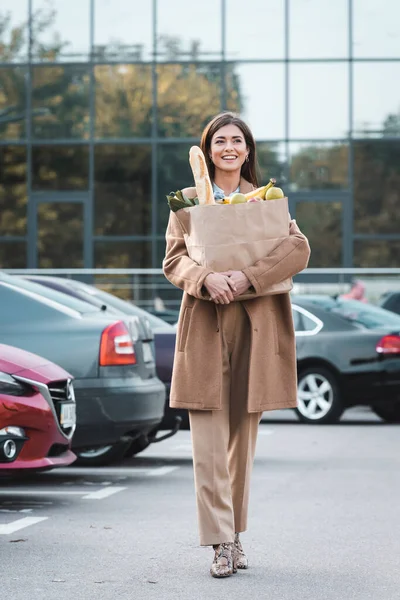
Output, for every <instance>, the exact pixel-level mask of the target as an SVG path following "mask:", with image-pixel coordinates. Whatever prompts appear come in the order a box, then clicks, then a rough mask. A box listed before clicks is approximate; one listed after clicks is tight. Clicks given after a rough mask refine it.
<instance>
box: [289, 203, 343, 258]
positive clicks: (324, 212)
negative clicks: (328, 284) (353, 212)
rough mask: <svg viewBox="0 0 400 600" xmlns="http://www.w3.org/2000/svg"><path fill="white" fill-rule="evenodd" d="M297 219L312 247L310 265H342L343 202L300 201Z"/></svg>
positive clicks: (297, 207)
mask: <svg viewBox="0 0 400 600" xmlns="http://www.w3.org/2000/svg"><path fill="white" fill-rule="evenodd" d="M296 221H297V223H298V225H299V227H300V229H301V231H302V232H303V233H304V235H305V236H306V237H307V238H308V240H309V242H310V246H311V248H312V252H311V257H310V263H309V267H310V268H311V267H312V268H319V267H340V266H341V265H342V204H341V202H298V203H297V204H296Z"/></svg>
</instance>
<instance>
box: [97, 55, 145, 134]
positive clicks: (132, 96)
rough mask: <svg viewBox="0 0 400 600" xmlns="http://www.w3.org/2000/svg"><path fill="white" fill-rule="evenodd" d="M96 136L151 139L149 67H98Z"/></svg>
mask: <svg viewBox="0 0 400 600" xmlns="http://www.w3.org/2000/svg"><path fill="white" fill-rule="evenodd" d="M95 77H96V137H98V138H102V137H114V138H124V137H133V136H138V137H148V136H150V135H151V124H152V76H151V66H150V65H102V66H98V67H95Z"/></svg>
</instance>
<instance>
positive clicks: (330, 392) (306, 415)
mask: <svg viewBox="0 0 400 600" xmlns="http://www.w3.org/2000/svg"><path fill="white" fill-rule="evenodd" d="M297 401H298V402H297V404H298V406H297V408H296V413H297V416H298V418H299V420H300V421H302V422H303V423H310V424H313V425H317V424H333V423H337V422H338V421H340V417H341V416H342V413H343V411H344V405H343V402H342V398H341V392H340V386H339V382H338V380H337V377H336V375H334V374H333V373H332V371H330V370H329V369H327V368H326V367H323V366H320V365H316V366H315V367H307V368H305V369H302V370H299V374H298V383H297Z"/></svg>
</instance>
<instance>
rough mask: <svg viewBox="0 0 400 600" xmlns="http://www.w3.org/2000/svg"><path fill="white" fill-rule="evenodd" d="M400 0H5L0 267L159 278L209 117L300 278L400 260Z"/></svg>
mask: <svg viewBox="0 0 400 600" xmlns="http://www.w3.org/2000/svg"><path fill="white" fill-rule="evenodd" d="M399 23H400V3H399V2H398V0H334V1H333V0H246V1H245V2H243V0H202V1H201V2H197V3H194V2H190V1H188V0H1V4H0V267H2V268H24V267H30V268H42V267H43V268H77V267H78V268H79V267H88V268H97V267H119V268H128V267H141V268H142V267H143V268H145V267H160V266H161V260H162V257H163V255H164V249H165V238H164V236H165V228H166V224H167V219H168V207H167V203H166V194H167V193H168V192H170V191H171V190H176V189H179V188H182V187H184V186H187V185H190V184H191V182H192V177H191V172H190V168H189V163H188V150H189V148H190V146H191V145H193V144H196V143H198V142H199V136H200V133H201V130H202V128H203V126H204V125H205V124H206V123H207V121H208V120H209V119H210V118H211V117H212V116H213V115H215V114H216V113H218V112H220V111H222V110H233V111H236V112H239V113H240V114H241V115H242V116H243V118H244V119H245V120H246V121H247V122H248V124H249V125H250V127H251V128H252V130H253V132H254V135H255V137H256V140H257V146H258V154H259V163H260V180H261V182H266V181H267V180H268V178H269V177H275V178H276V179H277V180H278V182H279V185H280V186H281V187H283V188H284V190H285V192H286V193H287V195H288V196H289V199H290V209H291V214H292V216H295V217H296V219H297V221H298V223H299V225H300V227H301V228H302V229H303V231H304V232H305V234H306V235H307V236H308V237H309V239H310V242H311V247H312V257H311V262H310V266H312V267H341V266H345V267H352V266H354V267H391V266H398V256H400V210H399V195H400V26H399Z"/></svg>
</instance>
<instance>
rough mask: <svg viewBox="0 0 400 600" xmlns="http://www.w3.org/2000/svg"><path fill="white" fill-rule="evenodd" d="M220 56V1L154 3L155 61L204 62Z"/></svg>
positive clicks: (218, 58)
mask: <svg viewBox="0 0 400 600" xmlns="http://www.w3.org/2000/svg"><path fill="white" fill-rule="evenodd" d="M185 25H186V26H185ZM221 56H222V37H221V2H220V0H218V1H217V0H202V1H201V2H187V0H158V2H157V60H159V61H171V60H181V61H184V60H188V61H196V60H203V61H204V60H220V59H221Z"/></svg>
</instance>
